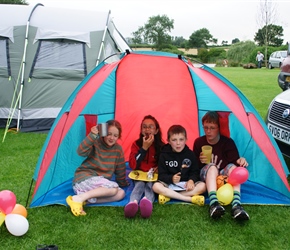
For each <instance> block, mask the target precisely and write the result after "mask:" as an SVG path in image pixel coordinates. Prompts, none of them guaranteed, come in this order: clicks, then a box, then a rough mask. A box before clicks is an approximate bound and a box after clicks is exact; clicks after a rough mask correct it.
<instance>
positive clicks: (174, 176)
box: [172, 172, 181, 183]
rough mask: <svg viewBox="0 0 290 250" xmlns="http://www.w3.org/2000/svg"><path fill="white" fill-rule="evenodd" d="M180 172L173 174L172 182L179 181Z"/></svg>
mask: <svg viewBox="0 0 290 250" xmlns="http://www.w3.org/2000/svg"><path fill="white" fill-rule="evenodd" d="M180 174H181V173H180V172H179V173H177V174H175V175H173V177H172V182H173V183H178V182H180V178H181V177H180Z"/></svg>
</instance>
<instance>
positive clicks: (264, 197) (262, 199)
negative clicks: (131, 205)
mask: <svg viewBox="0 0 290 250" xmlns="http://www.w3.org/2000/svg"><path fill="white" fill-rule="evenodd" d="M130 171H131V169H130V167H129V165H128V164H126V175H127V180H128V182H129V183H130V185H129V186H128V187H125V188H124V191H125V193H126V196H125V197H124V199H123V200H121V201H115V202H108V203H103V204H88V205H87V206H90V207H91V206H116V207H123V206H125V205H126V204H127V203H128V202H129V201H130V195H131V192H132V190H133V187H134V182H133V181H132V180H131V179H130V178H129V177H128V175H129V173H130ZM68 195H74V193H73V190H72V178H71V179H70V180H68V181H66V182H65V183H63V184H62V185H60V186H58V187H57V188H55V189H52V190H51V191H50V192H48V193H47V194H46V196H45V200H47V204H46V203H45V202H42V200H38V201H36V202H35V206H46V205H50V204H51V202H52V201H53V202H54V204H58V205H65V206H66V205H67V204H66V201H65V199H66V197H67V196H68ZM204 195H205V198H206V200H205V204H209V200H208V197H207V194H204ZM156 202H157V198H156ZM241 202H242V204H248V205H288V206H289V205H290V204H289V199H288V197H286V196H284V195H282V194H279V193H277V192H275V191H273V190H271V189H270V188H267V187H264V186H262V185H259V184H257V183H254V182H251V181H246V182H245V183H244V184H242V185H241ZM176 203H182V204H188V203H185V202H182V201H178V200H170V201H169V202H168V203H167V204H176Z"/></svg>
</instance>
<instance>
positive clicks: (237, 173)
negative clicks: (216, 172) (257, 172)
mask: <svg viewBox="0 0 290 250" xmlns="http://www.w3.org/2000/svg"><path fill="white" fill-rule="evenodd" d="M248 178H249V172H248V170H247V169H246V168H244V167H237V168H235V169H234V170H233V171H232V172H231V173H230V176H229V178H228V183H230V184H232V185H233V186H235V185H238V184H242V183H244V182H246V181H247V180H248Z"/></svg>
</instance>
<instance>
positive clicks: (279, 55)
mask: <svg viewBox="0 0 290 250" xmlns="http://www.w3.org/2000/svg"><path fill="white" fill-rule="evenodd" d="M286 57H287V50H280V51H275V52H273V53H272V54H271V55H270V57H269V61H268V68H269V69H273V68H280V67H281V65H282V63H283V61H284V60H285V58H286Z"/></svg>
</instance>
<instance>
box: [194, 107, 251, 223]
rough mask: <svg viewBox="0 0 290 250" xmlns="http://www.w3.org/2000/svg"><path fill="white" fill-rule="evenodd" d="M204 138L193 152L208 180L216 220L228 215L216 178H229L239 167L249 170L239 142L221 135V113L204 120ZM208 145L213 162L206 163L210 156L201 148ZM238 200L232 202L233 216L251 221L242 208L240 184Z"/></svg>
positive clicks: (207, 184) (198, 140)
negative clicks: (221, 200)
mask: <svg viewBox="0 0 290 250" xmlns="http://www.w3.org/2000/svg"><path fill="white" fill-rule="evenodd" d="M202 125H203V129H204V133H205V135H204V136H201V137H199V138H197V139H196V140H195V142H194V145H193V151H194V153H195V155H196V157H198V158H199V160H200V168H202V169H201V173H200V177H201V180H202V181H205V183H206V187H207V192H208V196H209V200H210V209H209V214H210V217H212V218H213V219H217V218H220V217H222V216H223V215H224V213H225V209H224V207H222V206H221V205H220V203H219V202H218V199H217V184H216V178H217V176H218V175H226V176H229V175H230V173H231V172H232V171H233V170H234V169H235V168H236V164H237V165H238V166H242V167H247V166H248V163H247V161H246V159H245V158H243V157H240V156H239V152H238V150H237V147H236V144H235V142H234V141H233V140H232V139H231V138H228V137H226V136H223V135H221V134H220V131H219V130H220V125H219V115H218V113H217V112H214V111H209V112H207V113H206V114H205V115H204V116H203V118H202ZM204 145H210V146H212V160H211V163H209V164H206V163H205V162H206V156H205V155H203V153H202V150H201V147H202V146H204ZM233 189H234V199H233V201H232V211H231V214H232V216H233V218H234V219H237V220H249V218H250V217H249V215H248V214H247V212H246V211H245V210H244V209H243V207H242V206H241V200H240V196H241V194H240V185H236V186H234V187H233Z"/></svg>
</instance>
